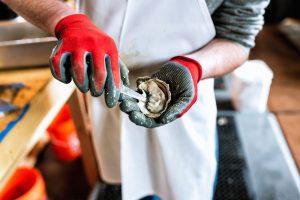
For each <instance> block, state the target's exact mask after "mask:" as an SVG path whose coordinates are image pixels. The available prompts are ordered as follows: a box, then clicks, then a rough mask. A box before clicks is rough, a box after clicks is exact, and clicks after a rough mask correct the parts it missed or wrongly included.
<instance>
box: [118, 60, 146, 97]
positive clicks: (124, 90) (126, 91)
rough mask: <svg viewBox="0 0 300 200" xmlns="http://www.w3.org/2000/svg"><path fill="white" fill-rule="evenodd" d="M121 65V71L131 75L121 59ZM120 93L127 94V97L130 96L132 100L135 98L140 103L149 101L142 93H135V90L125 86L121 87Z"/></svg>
mask: <svg viewBox="0 0 300 200" xmlns="http://www.w3.org/2000/svg"><path fill="white" fill-rule="evenodd" d="M119 63H120V68H121V71H125V73H127V74H128V73H129V71H128V67H127V66H126V64H125V63H124V62H123V61H122V60H121V59H120V58H119ZM120 92H121V93H122V94H125V95H126V96H129V97H131V98H134V99H137V100H139V101H143V102H146V101H147V99H146V97H144V96H143V95H141V94H140V93H138V92H136V91H134V90H133V89H131V88H129V87H126V86H125V85H123V84H121V87H120Z"/></svg>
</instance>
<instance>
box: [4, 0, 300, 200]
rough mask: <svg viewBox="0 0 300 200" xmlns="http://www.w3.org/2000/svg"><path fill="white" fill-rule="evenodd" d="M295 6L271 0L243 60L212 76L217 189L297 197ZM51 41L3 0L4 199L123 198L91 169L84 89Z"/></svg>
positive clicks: (290, 0) (299, 94)
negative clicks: (62, 69)
mask: <svg viewBox="0 0 300 200" xmlns="http://www.w3.org/2000/svg"><path fill="white" fill-rule="evenodd" d="M66 3H68V4H70V5H71V6H72V7H76V3H75V2H73V1H66ZM299 10H300V1H298V0H272V1H271V3H270V5H269V6H268V8H267V10H266V14H265V21H266V24H265V25H264V27H263V30H262V31H261V32H260V33H259V35H258V37H257V39H256V46H255V48H253V49H252V50H251V54H250V58H249V61H248V62H246V63H245V64H244V65H243V66H241V67H240V68H238V69H237V70H235V71H234V72H232V73H231V74H229V75H226V76H224V77H220V78H217V79H216V80H215V94H216V99H217V107H218V119H217V130H218V137H219V169H218V182H217V185H216V192H215V195H214V198H215V199H222V200H224V199H225V200H227V199H237V200H238V199H239V200H240V199H272V200H273V199H278V200H279V199H280V200H282V199H283V200H285V199H291V200H296V199H300V198H298V197H300V180H299V169H300V12H299ZM55 43H56V39H55V38H53V37H51V36H50V35H48V34H47V33H44V32H43V31H41V30H40V29H38V28H36V27H34V26H33V25H31V24H29V23H28V22H26V21H25V20H24V19H23V18H21V17H19V16H17V14H15V13H14V12H13V11H12V10H10V9H9V8H8V7H7V6H6V5H4V4H3V3H1V2H0V152H1V153H0V200H2V199H17V198H20V199H46V198H47V199H57V200H59V199H120V198H121V197H120V190H121V188H120V186H118V185H106V184H104V183H102V182H101V178H99V177H101V175H99V173H98V172H97V170H96V168H97V166H96V162H95V158H94V157H93V145H92V143H91V140H90V128H89V119H88V117H87V116H86V114H85V113H86V105H85V102H84V100H83V98H82V95H81V94H80V93H78V92H77V91H76V90H75V86H74V85H64V84H61V83H59V82H57V81H55V80H54V79H53V78H52V76H51V74H50V71H49V68H48V58H49V55H50V53H51V50H52V48H53V46H54V45H55ZM33 57H34V59H33ZM54 88H55V90H54ZM57 88H59V89H57ZM72 113H81V114H82V115H72Z"/></svg>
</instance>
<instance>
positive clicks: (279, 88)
mask: <svg viewBox="0 0 300 200" xmlns="http://www.w3.org/2000/svg"><path fill="white" fill-rule="evenodd" d="M250 59H261V60H264V61H265V62H266V63H267V64H268V65H269V66H270V67H271V68H272V70H273V72H274V79H273V83H272V86H271V91H270V97H269V102H268V105H269V109H270V111H271V112H274V113H275V114H276V116H277V119H278V121H279V123H280V126H281V128H282V130H283V133H284V135H285V137H286V140H287V142H288V145H289V147H290V149H291V152H292V154H293V157H294V159H295V161H296V163H297V166H298V169H300V52H299V51H297V49H296V48H295V47H294V46H293V45H291V44H290V43H289V41H288V40H287V39H286V38H285V37H284V36H283V35H281V33H280V32H279V31H278V29H277V26H276V25H266V26H265V27H264V29H263V31H262V32H261V33H260V34H259V35H258V37H257V41H256V46H255V48H254V49H253V50H252V52H251V55H250Z"/></svg>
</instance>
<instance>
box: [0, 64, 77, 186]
mask: <svg viewBox="0 0 300 200" xmlns="http://www.w3.org/2000/svg"><path fill="white" fill-rule="evenodd" d="M0 77H2V78H1V83H8V82H11V80H14V81H21V82H24V83H29V82H34V81H37V82H38V80H49V81H47V83H46V84H45V86H44V87H43V88H41V89H40V90H39V91H38V92H37V93H36V94H35V95H34V96H33V97H32V99H31V100H30V102H29V104H30V106H29V108H28V110H27V112H26V114H25V115H24V117H23V118H22V120H20V121H19V122H18V123H17V124H16V126H14V127H13V128H12V129H11V130H10V131H9V133H8V134H7V135H6V136H5V138H4V139H3V140H2V141H1V142H0V152H1V153H0V188H1V186H2V185H3V184H4V182H5V181H6V180H7V178H8V177H9V175H10V174H11V173H12V172H13V171H14V169H15V168H16V167H17V166H18V164H19V163H20V162H21V161H22V160H23V159H24V157H25V156H26V155H27V154H28V152H29V151H30V150H31V149H32V148H33V146H34V145H35V144H36V142H37V141H38V140H39V138H40V137H41V135H42V134H44V133H45V130H46V128H47V127H48V125H49V124H50V122H51V121H52V119H53V118H54V117H55V116H56V114H57V113H58V111H59V110H60V108H61V107H62V106H63V105H64V103H65V102H66V101H67V100H68V99H69V97H70V96H71V94H72V93H73V91H74V89H75V86H74V85H73V84H68V85H66V84H62V83H60V82H58V81H56V80H54V78H52V76H51V73H50V71H49V69H48V68H36V69H22V70H21V69H19V70H12V71H1V76H0ZM28 80H30V81H29V82H28ZM37 82H36V83H37ZM33 85H34V84H33ZM33 85H32V86H33ZM25 96H26V95H25Z"/></svg>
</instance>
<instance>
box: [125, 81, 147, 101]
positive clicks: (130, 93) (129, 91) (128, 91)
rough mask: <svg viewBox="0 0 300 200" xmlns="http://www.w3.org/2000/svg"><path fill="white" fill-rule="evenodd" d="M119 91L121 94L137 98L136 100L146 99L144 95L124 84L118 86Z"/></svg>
mask: <svg viewBox="0 0 300 200" xmlns="http://www.w3.org/2000/svg"><path fill="white" fill-rule="evenodd" d="M120 92H121V93H122V94H125V95H127V96H129V97H131V98H134V99H137V100H140V101H143V102H146V101H147V99H146V97H144V96H143V95H141V94H140V93H138V92H136V91H134V90H133V89H131V88H129V87H126V86H124V85H123V84H122V85H121V87H120Z"/></svg>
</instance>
